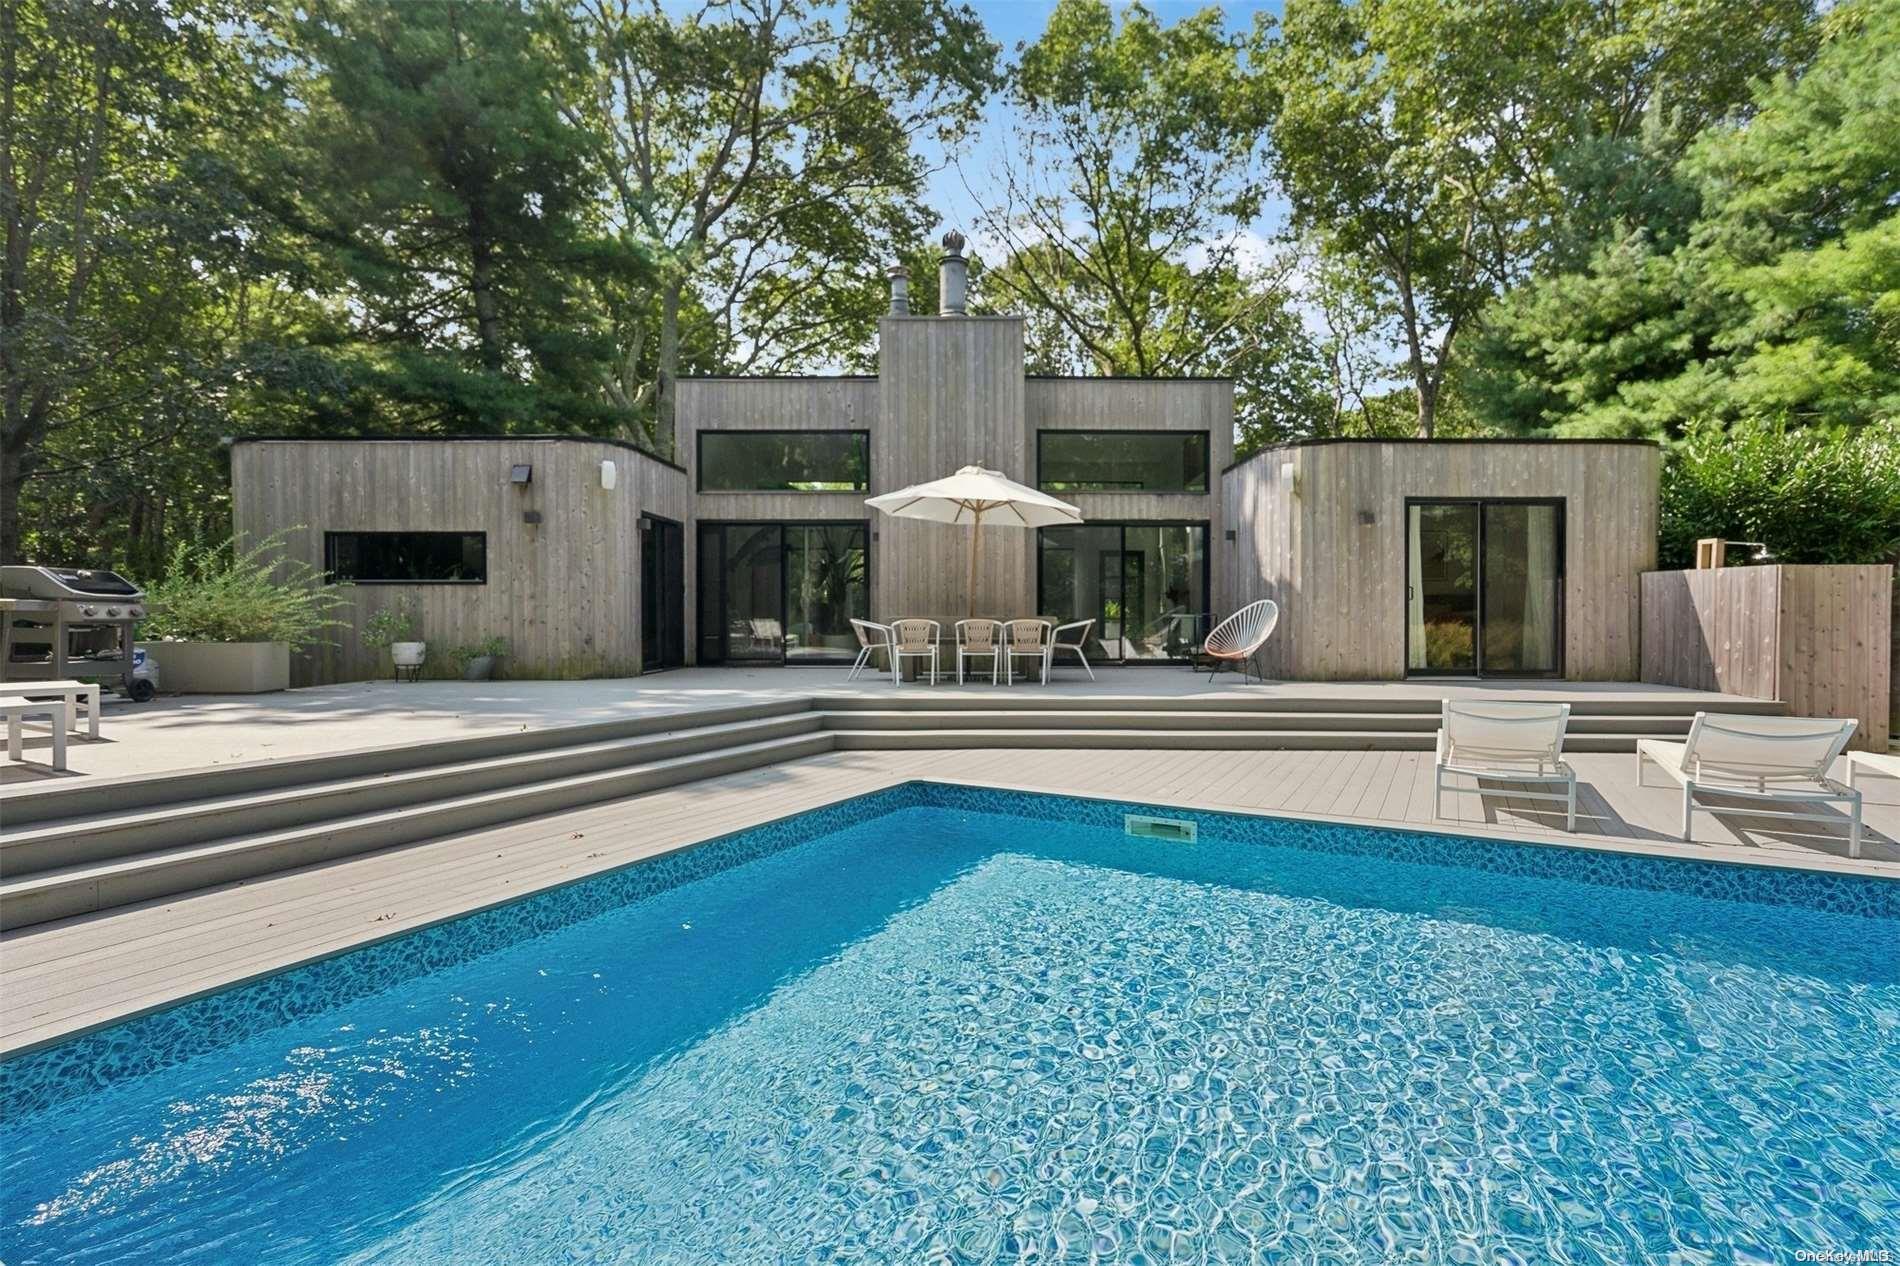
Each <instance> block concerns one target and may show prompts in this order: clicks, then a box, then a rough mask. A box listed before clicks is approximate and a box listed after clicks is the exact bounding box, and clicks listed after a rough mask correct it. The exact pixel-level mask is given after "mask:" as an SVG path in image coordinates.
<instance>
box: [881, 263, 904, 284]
mask: <svg viewBox="0 0 1900 1266" xmlns="http://www.w3.org/2000/svg"><path fill="white" fill-rule="evenodd" d="M884 275H885V276H886V277H889V278H890V279H891V280H893V281H895V280H896V279H897V278H899V277H902V278H904V280H906V281H908V280H910V269H908V268H906V267H904V265H902V264H892V265H891V266H890V267H889V268H886V269H885V270H884Z"/></svg>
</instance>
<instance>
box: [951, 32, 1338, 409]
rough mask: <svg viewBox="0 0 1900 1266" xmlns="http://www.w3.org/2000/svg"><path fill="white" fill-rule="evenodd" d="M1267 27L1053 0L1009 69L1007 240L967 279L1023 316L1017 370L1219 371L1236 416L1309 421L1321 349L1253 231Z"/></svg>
mask: <svg viewBox="0 0 1900 1266" xmlns="http://www.w3.org/2000/svg"><path fill="white" fill-rule="evenodd" d="M1266 41H1267V27H1266V25H1265V24H1264V23H1257V24H1256V25H1255V26H1254V27H1253V28H1252V29H1251V30H1249V31H1247V32H1244V33H1241V34H1234V33H1231V32H1229V31H1228V30H1227V27H1226V23H1225V20H1224V18H1223V16H1222V14H1221V12H1220V11H1219V10H1218V9H1215V8H1207V9H1203V10H1201V11H1199V12H1198V13H1194V14H1191V15H1189V16H1187V17H1184V18H1182V19H1181V20H1180V21H1178V22H1175V23H1173V24H1171V25H1164V24H1163V23H1161V22H1160V21H1159V20H1158V19H1157V18H1156V17H1155V15H1154V14H1153V13H1151V12H1150V11H1148V10H1147V9H1145V8H1142V7H1141V6H1139V5H1137V6H1133V7H1130V8H1126V9H1122V10H1120V11H1119V13H1118V12H1117V10H1116V9H1115V8H1113V7H1111V6H1110V5H1109V4H1107V3H1105V2H1104V0H1061V2H1060V3H1059V4H1057V6H1056V8H1055V11H1054V13H1053V14H1051V16H1050V19H1049V25H1048V28H1047V29H1046V30H1045V31H1044V32H1043V34H1042V36H1041V37H1040V38H1039V39H1037V40H1036V41H1035V42H1034V43H1032V44H1030V45H1029V46H1028V47H1026V48H1024V49H1023V51H1022V56H1021V59H1020V62H1019V63H1018V65H1017V67H1016V69H1015V72H1014V74H1013V75H1012V77H1011V79H1010V82H1009V90H1008V91H1009V97H1010V101H1011V103H1012V104H1013V105H1014V106H1015V107H1016V111H1017V116H1018V120H1019V123H1018V126H1017V128H1016V131H1015V134H1014V135H1013V136H1012V137H1011V138H1010V140H1009V142H1008V144H1007V145H1006V147H1005V153H1006V156H1007V157H1006V162H1007V165H1008V170H1007V174H1006V176H1005V185H1006V189H1007V197H1006V200H1005V202H1004V204H1003V205H1002V206H1000V207H997V208H995V209H993V210H992V211H991V212H990V213H988V214H987V215H986V216H985V218H984V221H983V227H984V228H985V229H986V230H988V232H989V233H990V234H992V235H993V236H995V237H997V238H999V239H1000V240H1001V241H1002V242H1003V243H1004V244H1005V247H1006V249H1007V252H1008V253H1007V256H1006V257H1005V258H1004V260H1003V261H1002V262H1001V263H1000V264H998V265H997V267H995V268H994V269H992V270H991V271H990V272H989V273H988V275H987V276H986V277H985V278H984V282H983V292H984V296H985V298H986V301H988V302H989V303H991V304H994V305H996V306H999V307H1004V308H1008V309H1011V310H1017V311H1023V312H1025V313H1027V314H1028V317H1029V322H1030V330H1029V332H1028V333H1029V343H1030V362H1031V363H1030V369H1031V372H1035V373H1057V374H1073V373H1091V372H1092V373H1100V374H1123V375H1130V376H1137V377H1153V376H1171V375H1183V374H1204V375H1220V376H1225V377H1232V378H1233V379H1234V380H1235V395H1236V410H1237V414H1238V417H1239V425H1240V427H1241V429H1242V431H1243V432H1244V433H1246V434H1248V435H1250V436H1259V437H1270V438H1279V437H1281V436H1284V435H1288V434H1297V433H1301V432H1303V431H1306V430H1310V429H1311V427H1312V426H1313V425H1314V420H1315V418H1316V416H1317V415H1318V414H1319V412H1320V396H1319V391H1318V382H1319V378H1320V373H1321V370H1320V366H1319V363H1318V360H1317V358H1316V357H1315V356H1314V354H1313V352H1312V349H1311V346H1310V340H1309V339H1308V338H1307V337H1306V333H1305V330H1304V328H1303V327H1302V325H1301V322H1300V319H1299V316H1298V313H1297V311H1296V308H1295V305H1294V301H1293V292H1292V286H1291V269H1290V267H1289V264H1288V261H1286V260H1285V259H1282V258H1278V257H1275V256H1273V255H1271V254H1270V253H1269V249H1268V247H1267V244H1266V243H1264V242H1262V241H1261V239H1260V238H1259V237H1258V236H1257V235H1256V234H1255V233H1253V231H1252V229H1251V225H1252V223H1253V222H1254V220H1255V219H1256V218H1257V217H1258V216H1259V214H1260V212H1261V210H1262V208H1263V206H1264V205H1265V198H1266V194H1267V191H1268V188H1269V179H1268V178H1269V172H1268V167H1267V162H1266V150H1265V146H1264V143H1263V137H1264V134H1265V129H1266V125H1267V120H1268V107H1269V103H1270V99H1271V97H1270V92H1269V86H1268V82H1267V80H1266V77H1265V75H1264V74H1263V73H1262V69H1261V64H1260V63H1261V58H1262V57H1263V55H1264V52H1265V48H1266Z"/></svg>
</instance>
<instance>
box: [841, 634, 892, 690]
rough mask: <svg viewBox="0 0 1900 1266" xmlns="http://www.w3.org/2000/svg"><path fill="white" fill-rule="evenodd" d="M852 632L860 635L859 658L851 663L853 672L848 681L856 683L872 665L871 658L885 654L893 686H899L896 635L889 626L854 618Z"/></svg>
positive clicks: (847, 677) (846, 678)
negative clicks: (879, 653) (859, 675)
mask: <svg viewBox="0 0 1900 1266" xmlns="http://www.w3.org/2000/svg"><path fill="white" fill-rule="evenodd" d="M851 631H852V632H853V633H856V634H857V635H858V657H857V659H855V660H853V661H852V663H851V671H850V673H849V674H847V675H846V677H845V680H846V681H855V680H857V676H858V674H859V673H861V672H863V671H864V670H865V669H866V668H867V667H870V665H871V656H873V655H875V654H877V653H878V652H879V651H883V652H884V662H885V665H886V666H887V667H888V668H889V669H890V670H891V684H892V685H896V684H897V648H896V646H895V645H894V643H895V642H896V635H895V634H894V633H892V632H891V626H890V625H888V624H878V623H877V622H875V621H872V620H859V619H856V618H853V619H852V621H851Z"/></svg>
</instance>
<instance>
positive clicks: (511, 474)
mask: <svg viewBox="0 0 1900 1266" xmlns="http://www.w3.org/2000/svg"><path fill="white" fill-rule="evenodd" d="M508 482H509V483H511V484H531V483H533V482H534V467H533V466H530V465H529V464H528V463H526V462H523V463H521V465H519V466H510V467H509V468H508Z"/></svg>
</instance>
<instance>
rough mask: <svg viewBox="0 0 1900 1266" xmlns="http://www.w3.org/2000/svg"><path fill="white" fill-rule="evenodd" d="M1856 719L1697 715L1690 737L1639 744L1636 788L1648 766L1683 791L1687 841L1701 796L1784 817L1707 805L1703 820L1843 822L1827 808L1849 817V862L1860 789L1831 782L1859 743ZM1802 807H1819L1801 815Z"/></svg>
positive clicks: (1856, 842) (1856, 849) (1855, 844)
mask: <svg viewBox="0 0 1900 1266" xmlns="http://www.w3.org/2000/svg"><path fill="white" fill-rule="evenodd" d="M1857 724H1859V723H1858V722H1857V721H1854V720H1852V719H1846V720H1835V719H1833V718H1831V717H1774V716H1747V715H1735V714H1732V713H1721V712H1698V713H1696V714H1695V721H1694V723H1693V724H1691V725H1690V726H1689V736H1688V738H1686V739H1685V740H1683V741H1682V742H1680V743H1669V742H1665V741H1663V740H1662V739H1642V740H1640V741H1639V742H1638V743H1637V744H1636V781H1637V784H1638V785H1639V786H1640V785H1646V784H1644V783H1643V770H1644V769H1645V768H1646V767H1647V766H1648V765H1654V766H1656V768H1658V769H1660V770H1662V771H1663V772H1664V773H1665V774H1668V775H1669V776H1670V777H1671V778H1672V779H1674V780H1675V781H1676V783H1677V784H1678V785H1680V786H1681V788H1682V838H1683V839H1685V840H1686V839H1688V838H1689V825H1690V819H1691V818H1692V817H1693V816H1694V814H1695V809H1696V795H1697V793H1698V792H1707V793H1709V794H1712V795H1719V796H1732V797H1736V798H1739V799H1743V800H1754V801H1757V802H1760V803H1762V804H1764V805H1779V806H1781V808H1780V810H1779V811H1777V810H1775V809H1769V808H1762V809H1753V808H1748V809H1744V808H1740V807H1737V806H1730V805H1718V806H1709V805H1704V806H1703V812H1704V813H1731V814H1735V815H1737V816H1741V817H1749V818H1774V819H1778V820H1780V821H1784V822H1809V823H1827V822H1834V821H1838V820H1839V819H1838V818H1835V817H1834V816H1833V815H1832V814H1830V813H1828V812H1827V808H1826V806H1827V805H1829V804H1841V805H1846V806H1847V810H1848V828H1847V855H1848V856H1849V857H1859V856H1860V807H1861V796H1860V792H1859V790H1858V789H1856V788H1854V787H1852V786H1849V785H1848V784H1846V783H1839V782H1835V781H1834V780H1833V779H1832V778H1830V777H1828V768H1829V766H1831V765H1833V763H1834V758H1835V757H1836V756H1839V755H1840V754H1841V752H1842V750H1843V749H1845V748H1846V746H1847V741H1848V740H1849V739H1851V738H1853V737H1854V727H1855V726H1856V725H1857ZM1802 806H1814V808H1812V809H1810V810H1808V811H1806V812H1800V811H1797V810H1799V809H1800V808H1801V807H1802Z"/></svg>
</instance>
